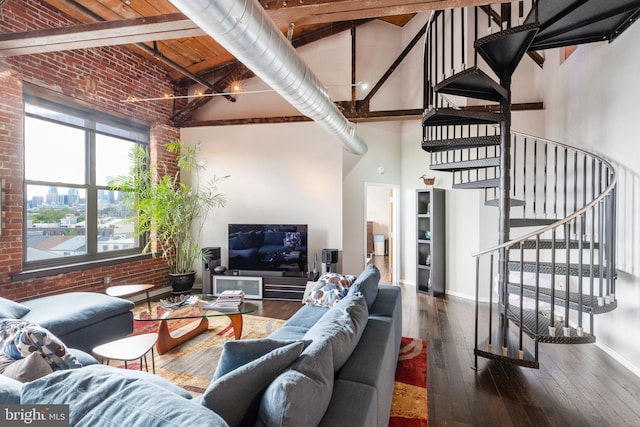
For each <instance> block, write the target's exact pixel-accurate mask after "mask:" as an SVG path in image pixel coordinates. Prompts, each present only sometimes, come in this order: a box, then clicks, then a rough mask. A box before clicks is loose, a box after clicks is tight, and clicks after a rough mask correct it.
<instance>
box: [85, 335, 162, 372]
mask: <svg viewBox="0 0 640 427" xmlns="http://www.w3.org/2000/svg"><path fill="white" fill-rule="evenodd" d="M157 340H158V334H142V335H132V336H130V337H126V338H122V339H119V340H116V341H111V342H108V343H106V344H102V345H99V346H97V347H95V348H94V349H93V353H94V354H96V355H98V356H100V357H101V358H102V362H104V361H105V360H106V361H107V363H109V360H111V359H113V360H122V361H123V362H124V368H125V369H127V368H128V366H127V362H131V361H132V360H138V359H139V360H140V370H142V359H143V358H144V365H145V366H146V368H147V372H149V364H148V363H147V353H148V352H149V351H151V364H152V366H153V373H154V374H155V373H156V363H155V361H154V359H153V356H154V355H153V346H154V345H155V344H156V341H157Z"/></svg>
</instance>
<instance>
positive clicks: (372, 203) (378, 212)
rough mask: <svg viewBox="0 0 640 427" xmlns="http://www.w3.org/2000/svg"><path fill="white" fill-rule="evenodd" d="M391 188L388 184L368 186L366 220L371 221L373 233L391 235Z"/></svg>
mask: <svg viewBox="0 0 640 427" xmlns="http://www.w3.org/2000/svg"><path fill="white" fill-rule="evenodd" d="M389 192H390V188H389V187H386V186H378V185H368V186H367V187H366V195H367V199H366V200H367V203H366V207H365V209H366V212H367V214H366V220H367V221H371V222H372V223H373V224H372V226H373V227H372V228H373V234H382V235H384V236H385V238H387V237H389V229H390V226H391V218H390V215H389V199H390V198H391V195H390V194H389Z"/></svg>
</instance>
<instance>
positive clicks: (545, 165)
mask: <svg viewBox="0 0 640 427" xmlns="http://www.w3.org/2000/svg"><path fill="white" fill-rule="evenodd" d="M548 164H549V155H548V148H547V144H545V145H544V189H543V193H544V199H543V204H542V212H543V213H544V216H545V218H546V217H547V181H548V173H547V172H548V167H547V165H548Z"/></svg>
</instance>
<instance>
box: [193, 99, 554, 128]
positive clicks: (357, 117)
mask: <svg viewBox="0 0 640 427" xmlns="http://www.w3.org/2000/svg"><path fill="white" fill-rule="evenodd" d="M350 103H351V101H341V102H336V105H337V106H338V108H339V109H340V110H341V111H342V112H343V114H344V116H345V117H346V118H347V119H348V120H351V121H352V122H384V121H393V120H419V119H421V118H422V113H423V112H424V110H423V109H421V108H413V109H404V110H387V111H365V112H362V111H356V112H350V111H349V110H348V108H346V109H345V108H344V107H345V106H348V105H349V104H350ZM499 108H500V106H499V105H497V104H496V105H493V104H488V105H476V106H473V107H465V108H464V109H465V110H479V111H495V110H496V109H499ZM542 109H544V104H543V103H542V102H524V103H517V104H512V105H511V111H525V110H542ZM309 121H311V119H310V118H308V117H306V116H277V117H250V118H243V119H223V120H203V121H198V122H189V123H185V124H184V126H183V127H202V126H231V125H250V124H269V123H294V122H309Z"/></svg>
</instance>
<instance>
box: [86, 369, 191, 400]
mask: <svg viewBox="0 0 640 427" xmlns="http://www.w3.org/2000/svg"><path fill="white" fill-rule="evenodd" d="M82 370H83V371H84V372H85V374H86V375H93V373H94V372H95V373H97V375H103V374H108V375H111V374H113V375H117V376H119V377H125V378H130V379H132V380H136V379H137V380H143V381H147V382H150V383H153V384H155V385H157V386H158V387H162V388H163V389H164V390H166V391H170V392H171V393H173V394H177V395H178V396H180V397H182V398H184V399H187V400H190V399H192V398H193V396H191V393H189V392H188V391H187V390H185V389H183V388H182V387H180V386H177V385H175V384H174V383H172V382H171V381H168V380H165V379H164V378H162V377H159V376H157V375H154V374H151V373H149V372H146V371H140V370H136V369H120V368H115V367H113V366H108V365H101V364H99V363H98V364H95V365H89V366H85V367H83V368H82ZM114 371H115V372H114Z"/></svg>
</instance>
